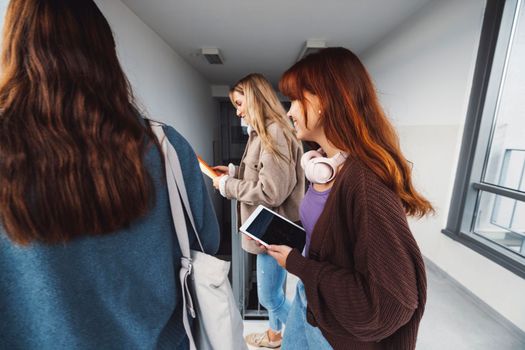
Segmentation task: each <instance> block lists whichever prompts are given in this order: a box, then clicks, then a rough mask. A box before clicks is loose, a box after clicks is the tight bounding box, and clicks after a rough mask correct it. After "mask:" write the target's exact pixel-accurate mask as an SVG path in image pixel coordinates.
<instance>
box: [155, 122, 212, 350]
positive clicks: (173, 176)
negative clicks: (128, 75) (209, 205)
mask: <svg viewBox="0 0 525 350" xmlns="http://www.w3.org/2000/svg"><path fill="white" fill-rule="evenodd" d="M151 126H152V130H153V132H154V133H155V136H156V137H157V139H158V140H159V143H160V145H161V149H162V154H163V155H164V160H165V168H166V182H167V186H168V193H169V200H170V207H171V215H172V218H173V224H174V226H175V232H176V234H177V240H178V241H179V246H180V249H181V252H182V258H181V269H180V271H179V278H180V283H181V286H182V289H183V290H182V302H183V308H182V313H183V315H182V323H183V325H184V329H185V331H186V334H187V335H188V339H189V342H190V349H191V350H195V349H196V346H195V341H194V339H193V335H192V333H191V326H190V323H189V318H188V312H189V314H190V315H191V317H193V318H195V316H196V313H195V305H194V304H193V299H192V295H191V291H190V288H189V281H188V278H191V273H192V260H191V252H190V243H189V238H188V228H187V226H186V218H185V215H184V210H183V203H182V202H184V206H185V208H186V212H187V213H188V216H189V218H190V222H191V224H192V226H193V229H194V231H195V235H196V237H197V240H198V242H199V245H200V247H201V249H202V250H203V251H204V249H203V247H202V243H201V241H200V238H199V234H198V231H197V228H196V226H195V222H194V220H193V214H192V212H191V207H190V205H189V200H188V195H187V192H186V187H185V185H184V179H183V178H182V169H181V167H180V162H179V158H178V155H177V152H176V151H175V148H174V147H173V146H172V145H171V143H170V142H169V140H168V138H167V137H166V135H165V133H164V130H163V129H162V125H161V124H158V123H153V122H152V123H151ZM181 197H182V202H181Z"/></svg>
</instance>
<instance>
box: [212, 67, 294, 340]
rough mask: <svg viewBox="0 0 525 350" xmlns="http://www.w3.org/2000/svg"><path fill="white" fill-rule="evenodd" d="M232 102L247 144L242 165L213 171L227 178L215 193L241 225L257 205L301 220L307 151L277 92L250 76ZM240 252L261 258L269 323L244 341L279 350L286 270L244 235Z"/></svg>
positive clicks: (284, 314)
mask: <svg viewBox="0 0 525 350" xmlns="http://www.w3.org/2000/svg"><path fill="white" fill-rule="evenodd" d="M230 100H231V101H232V103H233V105H234V107H235V108H236V109H237V116H238V117H240V118H243V119H244V120H245V121H246V123H247V124H248V125H249V128H248V130H249V131H248V133H249V138H248V144H247V145H246V149H245V151H244V155H243V157H242V159H241V163H240V165H239V166H234V165H233V164H230V165H229V166H228V167H226V166H217V167H215V170H217V171H219V172H220V173H222V174H223V176H221V177H220V178H217V179H216V180H215V181H214V186H215V188H217V189H219V190H220V193H221V195H223V196H224V197H226V198H228V199H237V201H238V202H239V204H238V205H239V206H238V210H239V211H240V219H241V220H240V221H241V222H240V224H242V223H243V222H244V221H245V220H246V219H247V218H248V216H250V214H251V213H252V212H253V211H254V210H255V208H256V207H257V206H258V205H259V204H262V205H264V206H266V207H268V208H271V209H273V210H275V211H276V212H278V213H280V214H281V215H283V216H285V217H287V218H288V219H290V220H292V221H298V220H299V204H300V202H301V199H302V198H303V194H304V171H303V170H302V168H301V165H300V160H301V156H302V154H303V151H302V147H301V144H300V142H299V141H298V140H297V138H296V136H295V133H294V130H293V128H292V126H291V124H290V122H289V120H288V118H287V117H286V112H285V110H284V108H283V106H282V105H281V103H280V102H279V99H278V98H277V95H276V94H275V91H274V90H273V88H272V86H271V85H270V83H269V82H268V80H266V78H264V77H263V76H262V75H260V74H250V75H248V76H246V77H245V78H243V79H241V80H240V81H239V82H238V83H237V84H235V86H234V87H233V88H232V89H231V91H230ZM242 247H243V249H244V250H246V251H247V252H249V253H252V254H257V291H258V296H259V302H260V303H261V305H263V306H264V307H265V308H266V309H267V310H268V315H269V321H270V327H269V329H268V330H267V331H266V332H264V333H261V334H250V335H248V336H247V337H246V341H247V343H248V344H250V345H252V346H256V347H265V348H278V347H280V345H281V339H282V337H281V329H282V325H283V323H285V322H286V318H287V317H288V312H289V310H290V302H289V301H288V300H286V297H285V295H284V292H283V284H284V282H285V277H286V270H284V269H283V268H282V267H280V266H279V265H278V264H277V262H276V261H275V259H273V258H272V257H270V256H269V255H267V254H265V253H264V251H263V250H262V249H261V248H260V247H259V245H258V244H257V243H256V242H255V241H253V240H249V239H247V237H246V236H245V235H243V240H242ZM261 253H262V254H261Z"/></svg>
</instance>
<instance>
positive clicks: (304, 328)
mask: <svg viewBox="0 0 525 350" xmlns="http://www.w3.org/2000/svg"><path fill="white" fill-rule="evenodd" d="M281 349H282V350H308V349H311V350H332V346H330V344H329V343H328V341H327V340H326V339H325V337H324V336H323V334H322V333H321V331H320V330H319V328H317V327H313V326H312V325H310V324H309V323H308V321H306V294H305V293H304V284H303V282H301V281H299V282H297V290H296V292H295V298H294V300H293V304H292V308H291V310H290V315H289V316H288V322H287V323H286V331H285V332H284V336H283V342H282V345H281Z"/></svg>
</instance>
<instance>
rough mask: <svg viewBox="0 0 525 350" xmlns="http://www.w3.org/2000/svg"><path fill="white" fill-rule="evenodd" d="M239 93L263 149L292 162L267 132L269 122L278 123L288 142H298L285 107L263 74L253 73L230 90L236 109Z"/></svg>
mask: <svg viewBox="0 0 525 350" xmlns="http://www.w3.org/2000/svg"><path fill="white" fill-rule="evenodd" d="M234 92H238V93H240V94H241V95H243V96H244V97H245V99H246V100H245V103H246V116H247V117H248V122H249V124H250V125H251V126H252V128H253V130H255V132H257V134H258V135H259V137H260V138H261V143H262V147H263V148H264V149H265V150H266V151H268V152H269V153H270V154H272V155H273V156H275V157H279V158H281V159H283V160H284V161H290V159H288V158H287V157H286V155H284V154H282V153H281V152H279V151H278V150H277V147H276V146H275V142H274V141H275V140H273V139H272V137H271V135H270V134H269V133H268V131H267V130H266V124H267V122H268V121H272V122H275V123H277V125H279V126H280V127H281V129H282V130H283V132H284V136H285V137H286V139H287V140H288V141H293V140H296V139H297V138H296V136H295V131H294V129H293V128H292V125H291V123H290V122H289V120H288V117H287V116H286V111H285V110H284V108H283V105H282V104H281V102H280V101H279V99H278V98H277V94H276V93H275V91H274V89H273V88H272V85H271V84H270V82H269V81H268V80H267V79H266V78H265V77H264V76H262V75H261V74H258V73H252V74H249V75H247V76H245V77H244V78H242V79H241V80H239V81H238V82H237V83H236V84H235V85H234V86H233V88H232V89H231V90H230V100H231V102H232V103H233V105H234V106H235V107H237V106H236V104H235V101H234V98H233V93H234Z"/></svg>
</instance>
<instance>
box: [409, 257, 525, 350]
mask: <svg viewBox="0 0 525 350" xmlns="http://www.w3.org/2000/svg"><path fill="white" fill-rule="evenodd" d="M427 275H428V301H427V307H426V311H425V315H424V316H423V320H422V321H421V328H420V332H419V336H418V349H424V350H426V349H428V350H434V349H435V350H438V349H439V350H441V349H454V350H525V333H523V332H521V331H520V330H519V329H518V328H517V327H515V326H514V325H512V324H511V323H510V322H509V321H507V320H505V319H503V318H502V316H500V315H499V314H496V313H495V312H494V311H493V310H490V309H489V308H488V306H486V304H483V303H482V302H481V301H480V300H479V299H477V298H476V297H474V296H472V295H471V294H470V293H469V292H468V291H466V290H465V289H464V288H463V287H462V286H460V285H458V283H457V282H455V281H454V280H452V279H451V278H450V277H449V276H448V275H446V274H445V273H443V272H442V271H441V270H440V269H438V268H437V267H436V266H435V265H433V264H432V263H430V262H428V261H427Z"/></svg>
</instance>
